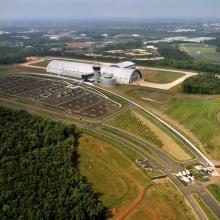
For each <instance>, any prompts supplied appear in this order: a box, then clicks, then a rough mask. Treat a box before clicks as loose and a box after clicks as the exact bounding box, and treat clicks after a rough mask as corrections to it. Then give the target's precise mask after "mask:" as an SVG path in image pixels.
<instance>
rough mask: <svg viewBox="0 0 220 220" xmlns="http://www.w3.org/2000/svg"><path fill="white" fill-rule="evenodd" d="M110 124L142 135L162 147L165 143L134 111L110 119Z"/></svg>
mask: <svg viewBox="0 0 220 220" xmlns="http://www.w3.org/2000/svg"><path fill="white" fill-rule="evenodd" d="M108 125H111V126H113V127H115V128H118V129H120V130H123V131H127V132H129V133H132V134H134V135H136V136H139V137H141V138H142V139H144V140H146V141H147V142H149V143H151V144H153V145H156V146H158V147H162V146H163V143H162V141H161V140H160V139H159V137H158V136H157V135H156V134H155V133H154V131H152V130H151V129H150V128H149V127H148V126H147V125H146V124H143V123H142V122H141V121H140V120H139V119H138V118H137V117H136V116H135V115H134V113H133V111H131V110H128V111H126V112H123V113H122V114H120V115H117V116H115V117H114V118H112V119H110V120H109V121H108Z"/></svg>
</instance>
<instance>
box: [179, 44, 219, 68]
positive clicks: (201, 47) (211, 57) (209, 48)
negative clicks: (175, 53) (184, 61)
mask: <svg viewBox="0 0 220 220" xmlns="http://www.w3.org/2000/svg"><path fill="white" fill-rule="evenodd" d="M180 50H182V51H184V52H186V53H188V54H189V55H190V56H192V57H194V58H196V59H197V60H199V61H200V60H201V61H208V62H211V63H216V64H217V63H218V64H220V53H219V52H216V47H215V46H213V45H208V44H181V45H180Z"/></svg>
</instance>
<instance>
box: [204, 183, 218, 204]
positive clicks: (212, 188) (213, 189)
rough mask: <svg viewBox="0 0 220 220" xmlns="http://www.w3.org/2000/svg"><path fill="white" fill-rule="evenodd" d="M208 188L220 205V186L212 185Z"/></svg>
mask: <svg viewBox="0 0 220 220" xmlns="http://www.w3.org/2000/svg"><path fill="white" fill-rule="evenodd" d="M206 188H207V189H208V191H209V192H210V193H211V194H212V195H213V197H215V199H216V200H217V201H218V202H219V203H220V186H219V185H215V184H210V185H208V186H207V187H206Z"/></svg>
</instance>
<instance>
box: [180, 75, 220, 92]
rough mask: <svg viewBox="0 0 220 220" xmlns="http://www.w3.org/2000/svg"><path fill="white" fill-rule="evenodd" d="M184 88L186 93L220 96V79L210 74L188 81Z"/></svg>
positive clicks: (184, 83)
mask: <svg viewBox="0 0 220 220" xmlns="http://www.w3.org/2000/svg"><path fill="white" fill-rule="evenodd" d="M182 87H183V91H184V92H185V93H192V94H207V95H214V94H220V78H218V77H216V76H214V75H210V74H209V75H208V74H203V75H198V76H194V77H190V78H188V79H186V80H185V81H184V82H183V84H182Z"/></svg>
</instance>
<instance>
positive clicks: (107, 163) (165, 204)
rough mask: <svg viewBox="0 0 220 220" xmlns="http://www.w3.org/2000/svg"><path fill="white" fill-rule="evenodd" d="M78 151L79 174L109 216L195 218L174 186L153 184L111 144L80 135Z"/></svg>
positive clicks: (153, 218)
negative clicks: (98, 196)
mask: <svg viewBox="0 0 220 220" xmlns="http://www.w3.org/2000/svg"><path fill="white" fill-rule="evenodd" d="M79 154H80V164H79V165H80V170H81V174H82V175H84V176H85V177H87V178H88V180H89V182H91V183H92V186H93V190H94V191H95V192H97V193H100V194H101V195H102V196H101V200H102V201H103V203H104V205H105V206H106V207H108V208H109V209H111V213H109V216H108V218H109V219H117V218H119V217H124V216H125V219H143V220H144V219H152V220H158V219H159V220H160V219H172V220H174V219H177V218H178V219H181V220H183V219H195V218H194V216H193V214H192V212H191V209H190V208H189V207H188V205H187V204H186V202H185V200H184V198H183V196H182V195H181V194H180V193H179V192H178V191H177V190H176V188H175V187H173V186H172V185H171V184H170V183H164V184H159V185H156V184H153V183H152V182H151V181H150V179H149V178H148V177H147V176H146V175H145V174H144V173H143V172H142V171H141V170H140V169H139V168H138V167H137V166H136V164H135V163H133V162H131V160H130V159H129V158H127V157H126V156H125V155H124V154H123V153H122V152H121V151H120V150H118V149H116V148H115V147H113V146H112V145H110V144H107V143H105V142H103V141H101V140H99V139H97V138H94V137H91V136H85V135H83V137H82V138H81V140H80V147H79ZM110 174H111V175H110Z"/></svg>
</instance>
